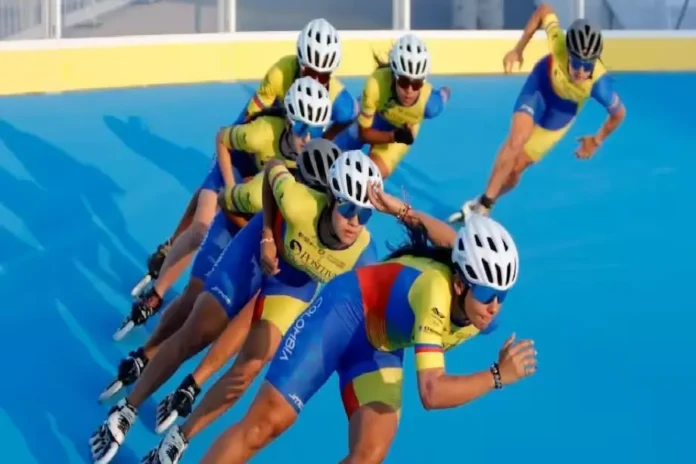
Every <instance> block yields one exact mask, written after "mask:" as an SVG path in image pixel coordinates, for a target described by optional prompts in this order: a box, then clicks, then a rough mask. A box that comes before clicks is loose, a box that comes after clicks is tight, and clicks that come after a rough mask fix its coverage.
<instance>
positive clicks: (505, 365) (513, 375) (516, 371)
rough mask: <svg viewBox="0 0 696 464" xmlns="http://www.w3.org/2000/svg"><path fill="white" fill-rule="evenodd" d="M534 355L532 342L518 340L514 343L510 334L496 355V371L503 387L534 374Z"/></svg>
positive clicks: (535, 363)
mask: <svg viewBox="0 0 696 464" xmlns="http://www.w3.org/2000/svg"><path fill="white" fill-rule="evenodd" d="M536 354H537V352H536V349H535V348H534V342H533V341H532V340H520V341H518V342H516V343H515V334H512V335H511V336H510V338H508V339H507V340H506V341H505V343H504V344H503V347H502V348H501V349H500V353H499V355H498V370H499V371H500V381H501V382H502V383H503V385H510V384H511V383H515V382H517V381H518V380H520V379H522V378H523V377H528V376H530V375H532V374H534V372H536V366H537V359H536Z"/></svg>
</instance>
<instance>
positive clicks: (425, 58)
mask: <svg viewBox="0 0 696 464" xmlns="http://www.w3.org/2000/svg"><path fill="white" fill-rule="evenodd" d="M389 64H390V66H391V69H392V72H393V73H394V75H395V76H405V77H408V78H409V79H425V78H426V77H428V74H430V53H429V52H428V47H426V46H425V42H423V41H422V40H421V39H419V38H418V37H416V36H415V35H413V34H406V35H404V36H401V37H400V38H399V40H397V41H396V43H395V44H394V46H393V47H392V49H391V52H390V53H389Z"/></svg>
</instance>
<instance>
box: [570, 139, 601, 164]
mask: <svg viewBox="0 0 696 464" xmlns="http://www.w3.org/2000/svg"><path fill="white" fill-rule="evenodd" d="M578 142H580V146H579V147H578V149H577V150H575V156H577V157H578V158H580V159H588V158H591V157H592V155H594V153H595V151H597V148H599V140H597V137H595V136H593V135H586V136H584V137H580V138H579V139H578Z"/></svg>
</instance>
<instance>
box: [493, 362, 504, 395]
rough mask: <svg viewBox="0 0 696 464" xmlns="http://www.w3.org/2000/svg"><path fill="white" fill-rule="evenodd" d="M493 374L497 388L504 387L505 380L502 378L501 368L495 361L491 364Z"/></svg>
mask: <svg viewBox="0 0 696 464" xmlns="http://www.w3.org/2000/svg"><path fill="white" fill-rule="evenodd" d="M491 374H493V381H494V382H495V389H496V390H500V389H501V388H503V381H502V380H501V379H500V368H499V367H498V363H493V365H492V366H491Z"/></svg>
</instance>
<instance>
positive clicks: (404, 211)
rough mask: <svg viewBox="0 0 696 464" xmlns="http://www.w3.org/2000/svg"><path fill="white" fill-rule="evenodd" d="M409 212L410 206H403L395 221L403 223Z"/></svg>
mask: <svg viewBox="0 0 696 464" xmlns="http://www.w3.org/2000/svg"><path fill="white" fill-rule="evenodd" d="M410 212H411V205H409V204H404V206H403V207H402V208H401V211H399V214H397V215H396V219H398V220H399V221H403V220H404V218H405V217H406V216H408V213H410Z"/></svg>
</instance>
